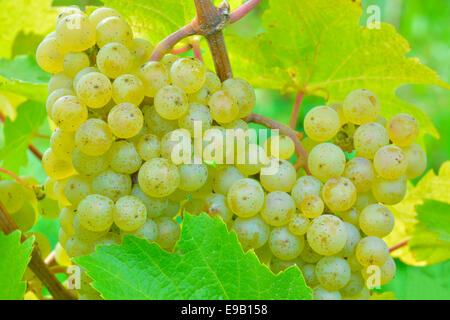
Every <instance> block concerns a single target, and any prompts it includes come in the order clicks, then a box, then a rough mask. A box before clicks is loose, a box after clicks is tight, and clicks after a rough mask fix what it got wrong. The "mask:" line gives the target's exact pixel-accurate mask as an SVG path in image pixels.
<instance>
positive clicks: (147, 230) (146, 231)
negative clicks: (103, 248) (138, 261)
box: [124, 219, 158, 242]
mask: <svg viewBox="0 0 450 320" xmlns="http://www.w3.org/2000/svg"><path fill="white" fill-rule="evenodd" d="M124 234H131V235H133V236H135V237H138V238H142V239H145V240H147V241H149V242H155V241H156V240H157V239H158V225H157V224H156V222H155V221H153V220H152V219H147V221H146V222H145V223H144V224H143V225H142V226H141V227H140V228H139V229H137V230H135V231H131V232H126V233H124Z"/></svg>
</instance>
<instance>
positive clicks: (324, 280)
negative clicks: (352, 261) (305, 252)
mask: <svg viewBox="0 0 450 320" xmlns="http://www.w3.org/2000/svg"><path fill="white" fill-rule="evenodd" d="M315 271H316V277H317V279H318V280H319V283H320V286H321V287H322V288H324V289H326V290H329V291H337V290H339V289H342V288H343V287H344V286H345V285H346V284H347V283H348V281H349V280H350V275H351V272H350V266H349V265H348V263H347V261H345V260H344V259H342V258H338V257H323V258H322V259H320V260H319V262H317V264H316V270H315Z"/></svg>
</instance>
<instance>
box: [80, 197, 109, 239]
mask: <svg viewBox="0 0 450 320" xmlns="http://www.w3.org/2000/svg"><path fill="white" fill-rule="evenodd" d="M113 212H114V215H115V211H114V202H113V201H112V200H111V199H109V198H107V197H105V196H102V195H99V194H91V195H88V196H87V197H86V198H84V199H83V200H82V201H81V202H80V204H79V205H78V209H77V215H78V217H79V219H80V225H81V226H82V227H83V228H85V229H87V230H89V231H94V232H102V231H107V230H109V228H110V227H111V225H112V224H113ZM114 222H115V219H114Z"/></svg>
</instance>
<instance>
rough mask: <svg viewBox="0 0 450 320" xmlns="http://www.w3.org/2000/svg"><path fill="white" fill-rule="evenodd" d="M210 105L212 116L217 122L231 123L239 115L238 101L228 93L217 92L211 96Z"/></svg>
mask: <svg viewBox="0 0 450 320" xmlns="http://www.w3.org/2000/svg"><path fill="white" fill-rule="evenodd" d="M208 104H209V109H210V111H211V116H212V118H213V119H214V120H216V121H217V122H221V123H229V122H231V121H233V120H235V119H236V118H237V117H238V115H239V107H238V104H237V101H236V100H235V99H234V98H233V96H232V95H231V93H230V92H228V91H224V90H220V91H217V92H216V93H214V94H213V95H212V96H211V98H210V99H209V102H208Z"/></svg>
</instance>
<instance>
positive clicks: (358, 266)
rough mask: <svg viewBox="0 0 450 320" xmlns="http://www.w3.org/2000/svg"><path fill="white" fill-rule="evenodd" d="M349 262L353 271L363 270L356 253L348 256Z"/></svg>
mask: <svg viewBox="0 0 450 320" xmlns="http://www.w3.org/2000/svg"><path fill="white" fill-rule="evenodd" d="M347 262H348V265H349V266H350V269H351V270H352V272H356V271H361V269H362V268H363V266H362V265H361V264H360V263H359V261H358V259H356V254H354V253H353V254H352V255H350V256H348V257H347Z"/></svg>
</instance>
